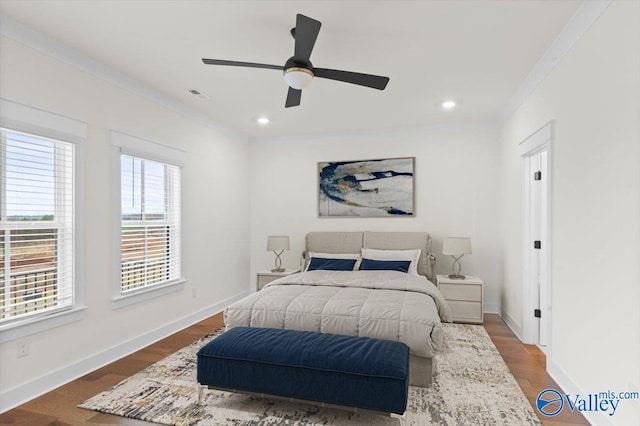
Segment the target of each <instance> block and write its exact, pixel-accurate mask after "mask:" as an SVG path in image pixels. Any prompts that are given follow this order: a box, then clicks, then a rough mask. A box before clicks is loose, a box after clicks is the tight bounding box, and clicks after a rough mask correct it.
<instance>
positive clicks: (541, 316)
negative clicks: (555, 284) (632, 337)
mask: <svg viewBox="0 0 640 426" xmlns="http://www.w3.org/2000/svg"><path fill="white" fill-rule="evenodd" d="M529 172H530V176H529V185H530V186H529V196H530V200H529V203H528V204H529V209H530V210H529V220H530V223H529V251H530V253H529V260H530V265H529V283H530V285H531V286H532V288H531V293H530V294H532V299H533V300H532V302H533V306H534V312H533V313H530V314H533V315H534V317H535V322H536V324H535V327H534V330H533V332H534V335H533V336H532V337H533V339H534V342H535V343H536V344H538V345H540V346H543V347H544V346H547V344H548V340H549V326H550V316H551V305H550V303H549V300H550V297H549V296H550V294H549V293H550V291H549V279H548V277H549V275H548V273H549V265H548V264H547V263H548V261H547V259H548V256H547V253H548V247H549V232H548V231H549V227H548V225H549V221H548V206H549V202H548V194H549V191H548V185H547V182H548V175H547V150H546V149H545V150H543V151H541V152H538V153H536V154H533V155H531V156H530V157H529Z"/></svg>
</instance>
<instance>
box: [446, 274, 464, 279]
mask: <svg viewBox="0 0 640 426" xmlns="http://www.w3.org/2000/svg"><path fill="white" fill-rule="evenodd" d="M449 278H451V279H452V280H464V279H465V278H467V277H465V276H464V275H457V274H455V275H454V274H451V275H449Z"/></svg>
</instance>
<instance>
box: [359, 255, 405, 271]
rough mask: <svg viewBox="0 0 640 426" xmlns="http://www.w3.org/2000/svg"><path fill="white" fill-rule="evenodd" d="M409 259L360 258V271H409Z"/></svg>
mask: <svg viewBox="0 0 640 426" xmlns="http://www.w3.org/2000/svg"><path fill="white" fill-rule="evenodd" d="M410 264H411V261H410V260H373V259H367V258H364V259H362V262H361V263H360V270H361V271H400V272H409V265H410Z"/></svg>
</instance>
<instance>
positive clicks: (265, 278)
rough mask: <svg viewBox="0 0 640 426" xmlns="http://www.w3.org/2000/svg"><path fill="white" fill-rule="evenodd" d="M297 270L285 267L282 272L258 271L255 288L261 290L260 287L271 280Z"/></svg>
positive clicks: (297, 270)
mask: <svg viewBox="0 0 640 426" xmlns="http://www.w3.org/2000/svg"><path fill="white" fill-rule="evenodd" d="M297 272H300V269H285V270H284V272H271V271H260V272H258V278H257V280H256V283H257V286H256V290H262V287H264V286H265V285H267V284H269V283H270V282H271V281H273V280H277V279H278V278H282V277H286V276H288V275H291V274H295V273H297Z"/></svg>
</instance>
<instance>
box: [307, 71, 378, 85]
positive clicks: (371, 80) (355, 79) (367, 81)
mask: <svg viewBox="0 0 640 426" xmlns="http://www.w3.org/2000/svg"><path fill="white" fill-rule="evenodd" d="M313 74H314V75H315V76H316V77H320V78H328V79H329V80H337V81H344V82H345V83H351V84H357V85H358V86H366V87H371V88H373V89H378V90H384V88H385V87H387V83H388V82H389V77H381V76H379V75H371V74H361V73H359V72H351V71H340V70H330V69H326V68H314V69H313Z"/></svg>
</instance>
